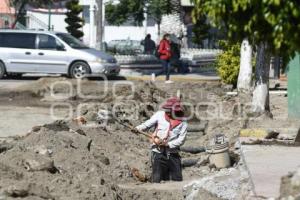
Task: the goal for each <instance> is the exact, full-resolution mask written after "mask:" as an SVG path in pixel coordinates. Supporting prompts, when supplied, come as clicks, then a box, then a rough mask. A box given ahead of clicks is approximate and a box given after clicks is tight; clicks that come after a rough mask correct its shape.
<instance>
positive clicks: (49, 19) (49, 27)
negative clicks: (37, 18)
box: [48, 2, 51, 31]
mask: <svg viewBox="0 0 300 200" xmlns="http://www.w3.org/2000/svg"><path fill="white" fill-rule="evenodd" d="M50 30H51V2H49V3H48V31H50Z"/></svg>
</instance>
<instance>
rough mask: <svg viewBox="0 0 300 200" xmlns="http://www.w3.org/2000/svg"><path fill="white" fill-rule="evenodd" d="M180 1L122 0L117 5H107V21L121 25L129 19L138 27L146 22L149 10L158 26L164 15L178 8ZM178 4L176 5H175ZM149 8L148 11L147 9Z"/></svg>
mask: <svg viewBox="0 0 300 200" xmlns="http://www.w3.org/2000/svg"><path fill="white" fill-rule="evenodd" d="M177 1H178V0H120V2H119V3H118V4H116V5H114V4H113V3H109V4H107V5H106V8H105V9H106V20H107V21H108V22H109V23H110V24H115V25H121V24H122V23H124V22H126V21H127V20H128V19H133V21H134V22H135V23H136V25H142V23H143V21H144V20H145V17H144V13H145V11H146V10H147V13H148V15H150V16H151V17H152V18H153V19H154V20H155V21H156V22H157V23H158V24H160V22H161V18H162V16H163V15H164V14H169V13H171V12H172V8H175V7H177V6H178V5H177V4H176V3H177ZM175 2H176V3H175ZM146 7H147V9H145V8H146Z"/></svg>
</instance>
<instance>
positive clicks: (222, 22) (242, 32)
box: [193, 0, 300, 57]
mask: <svg viewBox="0 0 300 200" xmlns="http://www.w3.org/2000/svg"><path fill="white" fill-rule="evenodd" d="M193 1H194V3H195V9H194V11H193V16H194V19H198V18H199V17H201V16H202V15H203V14H206V15H208V17H209V19H210V20H211V21H212V22H213V24H214V25H215V26H217V27H218V28H223V29H225V30H226V32H227V35H228V38H229V39H230V40H231V41H239V42H241V41H242V39H244V38H248V39H249V41H250V42H251V43H252V44H260V43H261V42H263V43H266V44H268V51H269V52H270V53H273V54H279V55H281V56H285V57H286V56H291V55H293V54H294V53H295V51H299V50H300V25H299V23H298V22H299V21H300V1H299V0H288V1H282V0H193Z"/></svg>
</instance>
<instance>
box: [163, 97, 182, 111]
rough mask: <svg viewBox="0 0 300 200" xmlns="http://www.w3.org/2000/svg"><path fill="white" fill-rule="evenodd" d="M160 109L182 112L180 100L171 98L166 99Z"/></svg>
mask: <svg viewBox="0 0 300 200" xmlns="http://www.w3.org/2000/svg"><path fill="white" fill-rule="evenodd" d="M162 108H163V109H168V110H172V111H182V106H181V102H180V99H178V98H177V97H172V98H170V99H168V100H167V101H166V103H165V104H164V105H163V106H162Z"/></svg>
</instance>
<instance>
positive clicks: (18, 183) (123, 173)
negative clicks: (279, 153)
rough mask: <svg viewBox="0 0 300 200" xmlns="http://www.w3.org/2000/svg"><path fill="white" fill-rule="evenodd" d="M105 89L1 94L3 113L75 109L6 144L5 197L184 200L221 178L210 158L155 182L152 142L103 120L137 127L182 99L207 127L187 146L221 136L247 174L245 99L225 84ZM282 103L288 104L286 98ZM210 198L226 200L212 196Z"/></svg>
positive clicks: (42, 87) (195, 120)
mask: <svg viewBox="0 0 300 200" xmlns="http://www.w3.org/2000/svg"><path fill="white" fill-rule="evenodd" d="M79 85H80V87H79ZM104 86H105V83H104V82H103V81H100V80H96V81H88V80H84V81H82V82H80V83H78V82H77V81H75V80H70V79H64V78H43V79H39V80H37V81H35V82H33V83H29V84H27V85H25V86H21V87H19V88H17V89H14V90H2V91H0V105H1V107H4V106H14V107H26V106H31V107H35V108H50V107H51V106H53V105H56V107H55V108H56V111H57V112H61V111H65V110H68V109H69V108H70V111H71V112H70V113H71V114H68V115H67V114H60V116H64V119H63V120H56V121H54V122H52V123H47V124H45V125H42V126H34V127H33V128H32V130H31V131H29V133H28V134H26V135H25V136H22V137H20V136H19V137H10V138H2V139H1V140H0V169H1V170H0V199H1V198H4V199H15V198H22V199H25V200H26V199H28V200H29V199H30V200H31V199H59V200H61V199H62V200H64V199H75V200H76V199H78V200H79V199H149V200H150V199H184V197H185V195H186V194H184V193H183V190H182V188H183V186H184V184H186V183H188V182H191V181H192V180H196V179H199V178H201V177H204V176H210V175H214V174H215V173H216V172H218V170H216V169H215V168H211V167H212V166H209V165H208V162H207V156H206V155H205V154H204V153H199V154H191V153H186V152H182V153H181V155H182V159H183V161H191V160H196V163H197V164H196V165H193V166H191V167H185V168H184V169H183V175H184V180H185V182H182V183H169V182H168V183H162V184H151V183H149V179H150V174H151V173H150V172H151V168H150V151H149V141H148V139H146V138H144V137H142V136H140V135H135V134H133V133H132V132H131V131H130V130H128V129H127V128H125V127H124V126H122V125H121V124H119V123H117V122H116V121H115V120H113V119H108V120H103V119H99V118H98V112H99V110H109V111H111V112H112V113H113V118H116V119H118V120H119V121H121V122H122V123H126V124H130V125H132V126H135V125H138V124H140V123H141V122H143V121H145V120H146V119H148V118H149V117H150V116H151V115H152V114H153V113H154V112H155V111H157V110H158V109H159V108H160V105H161V104H162V103H163V102H164V101H165V100H166V99H167V98H168V97H171V96H176V95H178V94H180V95H181V96H182V99H183V102H184V104H185V109H186V114H187V117H188V122H189V125H190V126H193V127H199V128H198V130H197V129H196V130H193V131H190V132H189V134H188V137H187V141H186V143H185V146H186V147H203V146H206V145H208V143H209V141H210V139H212V138H213V136H214V135H215V134H218V133H223V134H225V135H226V136H227V137H228V138H229V141H230V147H231V152H232V153H231V155H232V160H233V167H234V168H236V169H238V170H239V169H240V168H239V167H238V166H239V165H242V164H243V163H242V162H241V161H240V160H239V155H238V152H237V151H236V150H235V148H236V147H235V144H236V138H237V137H238V133H239V130H240V129H241V128H243V127H245V126H247V125H248V124H249V120H248V119H247V117H245V115H244V114H243V113H240V112H239V109H238V108H239V107H238V106H237V105H238V104H239V103H238V102H239V101H238V99H237V97H229V96H226V92H227V91H231V87H228V86H226V85H222V84H221V83H218V82H212V83H197V82H195V83H189V82H177V83H174V84H170V85H166V84H164V83H163V82H156V83H155V84H153V83H151V82H142V81H134V82H108V84H107V88H106V87H104ZM132 88H133V89H132ZM106 89H107V91H106ZM95 96H97V97H95ZM274 98H276V99H277V98H279V99H280V100H281V101H282V102H285V101H286V98H285V97H284V96H276V97H274ZM272 102H276V101H275V100H274V101H272ZM272 106H276V108H277V111H276V116H277V113H281V111H279V110H280V109H282V110H284V107H285V105H284V104H280V105H277V104H274V105H272ZM54 110H55V109H54ZM283 112H284V111H283ZM62 113H64V112H62ZM78 117H80V118H81V119H84V121H86V122H87V123H81V122H84V121H82V120H78V119H79V118H78ZM74 119H77V120H74ZM16 120H19V119H16ZM258 121H260V120H258ZM251 123H252V124H255V123H256V122H251ZM257 123H258V122H257ZM36 125H38V123H37V124H36ZM0 131H1V133H3V131H4V130H3V129H1V130H0ZM150 132H151V130H150ZM17 134H19V132H18V133H17ZM233 151H235V153H233ZM237 163H239V164H238V165H237ZM243 184H248V183H246V182H245V181H244V182H243ZM149 188H151V189H149ZM239 189H240V190H241V192H244V193H245V190H244V188H243V190H242V189H241V188H237V189H236V190H237V192H239ZM249 190H250V189H249ZM249 190H248V192H249ZM204 196H209V197H210V199H220V198H219V197H217V196H214V195H212V194H211V193H209V192H208V193H207V194H205V193H203V197H204ZM243 196H245V194H243ZM197 197H199V196H197Z"/></svg>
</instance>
